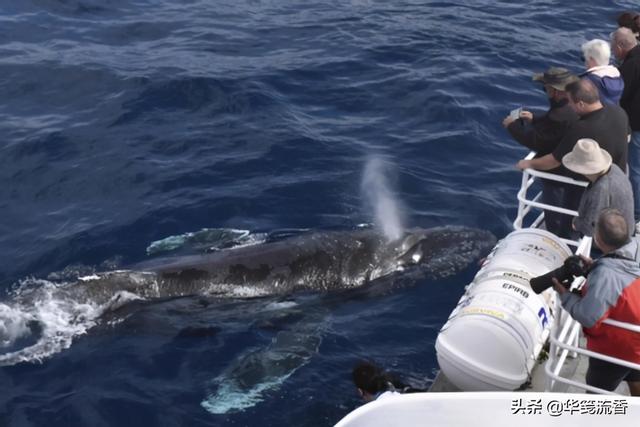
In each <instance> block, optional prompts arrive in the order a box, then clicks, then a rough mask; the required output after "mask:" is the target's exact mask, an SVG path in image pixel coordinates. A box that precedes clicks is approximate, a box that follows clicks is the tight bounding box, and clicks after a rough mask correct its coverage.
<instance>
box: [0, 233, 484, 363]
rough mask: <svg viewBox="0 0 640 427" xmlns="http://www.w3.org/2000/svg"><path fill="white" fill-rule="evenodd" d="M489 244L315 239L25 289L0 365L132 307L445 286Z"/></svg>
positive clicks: (471, 237)
mask: <svg viewBox="0 0 640 427" xmlns="http://www.w3.org/2000/svg"><path fill="white" fill-rule="evenodd" d="M495 241H496V239H495V237H494V236H493V235H492V234H491V233H489V232H487V231H483V230H478V229H474V228H466V227H439V228H431V229H412V230H409V231H408V232H406V233H405V235H404V236H403V237H402V238H400V239H397V240H395V241H392V242H388V241H387V240H386V239H385V238H384V236H383V235H382V234H381V233H379V232H378V231H376V230H373V229H361V230H356V231H352V232H318V233H308V234H301V235H298V236H296V237H290V238H286V239H283V240H280V241H275V242H270V243H262V244H257V245H254V246H243V247H238V248H234V249H225V250H221V251H219V252H213V253H208V254H203V255H196V256H187V257H174V258H163V259H156V260H152V261H149V262H147V263H144V264H140V265H138V266H136V267H134V268H132V269H130V270H120V271H110V272H104V273H98V274H94V275H92V276H87V277H82V278H80V279H78V281H76V282H67V283H57V284H56V283H52V282H48V281H44V280H30V281H26V282H28V283H24V284H23V286H20V287H19V288H18V289H17V291H16V292H14V294H13V296H12V297H11V298H10V299H9V300H6V301H3V302H1V303H0V365H13V364H15V363H19V362H30V361H39V360H42V359H44V358H46V357H49V356H51V355H52V354H55V353H57V352H59V351H61V350H63V349H65V348H68V347H69V346H70V345H71V343H72V341H73V339H74V337H76V336H78V335H81V334H84V333H86V332H87V331H88V330H89V329H91V328H92V327H94V326H96V325H98V324H100V323H101V318H102V317H103V316H104V315H105V314H106V313H112V312H114V310H116V309H118V308H120V307H122V306H127V307H135V306H136V305H135V304H131V302H132V301H135V300H146V301H154V300H157V299H167V298H176V297H182V296H202V297H212V298H249V297H259V296H266V295H286V294H291V293H294V292H296V291H320V292H325V291H332V290H338V289H350V288H354V287H358V286H361V285H364V284H366V283H368V282H371V281H373V280H375V279H378V278H381V277H384V276H388V275H390V274H393V273H395V272H398V271H400V270H404V269H407V268H417V269H419V271H420V272H424V273H425V274H426V275H429V276H431V277H436V278H437V277H444V276H447V275H450V274H453V273H455V272H457V271H460V270H461V269H463V268H465V267H467V266H468V265H469V264H470V263H471V262H473V261H474V260H476V259H478V258H479V257H481V256H483V255H484V254H485V253H488V252H489V250H490V249H491V248H492V247H493V245H494V244H495ZM116 315H117V313H116ZM294 335H295V334H294Z"/></svg>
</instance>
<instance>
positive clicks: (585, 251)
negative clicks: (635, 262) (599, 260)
mask: <svg viewBox="0 0 640 427" xmlns="http://www.w3.org/2000/svg"><path fill="white" fill-rule="evenodd" d="M534 156H535V152H530V153H529V154H528V155H527V157H525V159H526V160H530V159H532V158H533V157H534ZM536 178H544V179H548V180H552V181H557V182H563V183H566V184H572V185H576V186H581V187H586V186H587V185H588V183H587V182H586V181H577V180H574V179H572V178H568V177H564V176H560V175H555V174H551V173H547V172H541V171H537V170H533V169H525V170H524V171H522V185H521V187H520V191H518V215H517V216H516V219H515V220H514V222H513V227H514V229H516V230H519V229H522V228H523V222H524V218H525V217H526V216H527V215H528V214H529V213H530V212H531V211H532V209H533V208H536V209H539V210H550V211H554V212H559V213H563V214H566V215H571V216H578V212H576V211H574V210H570V209H565V208H561V207H558V206H553V205H548V204H546V203H541V202H539V200H540V198H541V195H542V192H538V193H537V194H536V195H535V196H534V197H533V198H531V199H527V191H528V190H529V188H530V187H531V186H532V185H533V184H534V182H535V180H536ZM543 220H544V211H543V212H540V214H539V215H538V216H537V217H536V218H535V219H534V220H533V222H532V223H531V224H529V225H528V226H527V227H532V228H538V227H540V226H541V224H542V221H543ZM562 241H564V242H565V243H567V244H569V245H571V246H574V247H576V251H575V253H576V255H585V256H588V255H589V253H590V252H591V244H592V239H591V237H583V238H582V239H580V240H579V241H574V240H568V239H562ZM584 282H585V280H584V278H577V279H576V280H575V281H574V282H573V284H572V288H574V289H575V288H580V287H581V286H582V285H583V284H584ZM555 306H556V319H555V322H554V324H553V325H552V330H551V333H550V335H549V339H550V342H551V345H550V348H549V359H548V360H547V363H546V364H545V367H544V369H545V374H546V384H545V391H553V389H554V387H555V385H556V383H563V384H567V385H570V386H574V387H577V388H580V389H583V390H587V391H591V392H594V393H600V394H613V395H615V394H616V393H614V392H611V391H607V390H603V389H600V388H597V387H593V386H590V385H587V384H586V383H585V382H580V381H576V380H573V379H569V378H566V377H563V376H562V375H561V371H562V368H563V367H564V366H565V363H566V361H567V358H568V357H572V358H575V357H577V356H578V355H584V356H588V357H593V358H596V359H600V360H604V361H606V362H610V363H614V364H617V365H621V366H625V367H628V368H632V369H637V370H640V364H637V363H632V362H629V361H627V360H623V359H618V358H615V357H611V356H607V355H605V354H602V353H597V352H593V351H590V350H587V349H584V348H581V347H580V346H579V345H578V343H579V338H580V330H581V325H580V324H579V323H578V322H577V321H576V320H574V319H573V318H572V317H571V315H569V313H568V312H566V311H565V310H564V309H563V308H562V305H561V303H560V300H559V298H558V297H557V294H556V300H555ZM603 323H605V324H607V325H610V326H612V327H618V328H622V329H626V330H629V331H633V332H635V333H638V334H640V325H634V324H630V323H625V322H620V321H617V320H614V319H606V320H604V321H603Z"/></svg>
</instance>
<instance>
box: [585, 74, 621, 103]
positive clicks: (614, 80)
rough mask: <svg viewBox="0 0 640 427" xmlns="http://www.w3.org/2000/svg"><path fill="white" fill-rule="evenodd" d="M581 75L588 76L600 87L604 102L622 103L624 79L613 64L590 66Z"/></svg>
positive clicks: (601, 97)
mask: <svg viewBox="0 0 640 427" xmlns="http://www.w3.org/2000/svg"><path fill="white" fill-rule="evenodd" d="M580 77H586V78H588V79H589V80H591V82H592V83H593V84H594V85H595V86H596V87H597V88H598V93H599V94H600V101H601V102H602V103H603V104H616V105H618V104H620V97H622V92H623V91H624V80H623V79H622V76H621V75H620V71H618V69H617V68H616V67H614V66H613V65H602V66H599V67H593V68H589V69H588V70H587V72H586V73H584V74H581V75H580Z"/></svg>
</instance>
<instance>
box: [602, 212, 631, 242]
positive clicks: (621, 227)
mask: <svg viewBox="0 0 640 427" xmlns="http://www.w3.org/2000/svg"><path fill="white" fill-rule="evenodd" d="M596 233H597V234H598V240H600V241H601V242H602V243H604V244H605V245H607V246H610V247H612V248H613V249H618V248H621V247H623V246H624V245H626V244H627V242H628V241H629V224H627V221H626V220H625V219H624V215H622V212H620V211H619V210H617V209H611V208H608V209H603V210H602V211H601V212H600V215H599V216H598V222H597V223H596Z"/></svg>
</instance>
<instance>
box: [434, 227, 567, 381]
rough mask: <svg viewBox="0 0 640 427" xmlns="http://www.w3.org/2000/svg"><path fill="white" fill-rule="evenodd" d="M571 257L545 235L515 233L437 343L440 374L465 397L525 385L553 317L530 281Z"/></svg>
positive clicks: (478, 278)
mask: <svg viewBox="0 0 640 427" xmlns="http://www.w3.org/2000/svg"><path fill="white" fill-rule="evenodd" d="M569 255H571V251H570V250H569V248H568V247H567V246H566V245H565V244H564V243H563V242H562V241H561V240H560V239H559V238H558V237H556V236H555V235H553V234H551V233H549V232H546V231H544V230H537V229H526V230H519V231H514V232H513V233H511V234H509V235H508V236H507V237H505V238H504V239H503V240H502V241H500V242H499V243H498V244H497V245H496V247H495V248H494V250H493V251H492V253H491V254H490V255H489V256H488V257H487V259H486V261H485V263H484V264H483V266H482V268H481V269H480V271H479V272H478V274H476V277H475V278H474V280H473V282H472V283H471V284H470V285H469V286H467V291H466V292H465V294H464V295H463V296H462V298H460V301H459V302H458V305H457V306H456V308H455V309H454V310H453V312H452V313H451V315H450V316H449V320H448V321H447V323H446V324H445V325H444V326H443V327H442V329H441V330H440V333H439V335H438V339H437V340H436V352H437V357H438V363H439V365H440V369H441V370H442V372H443V373H444V374H445V376H446V377H447V378H448V379H449V380H450V381H451V382H452V383H453V384H454V385H456V386H457V387H458V388H460V389H461V390H464V391H490V390H515V389H517V388H519V387H520V386H521V385H522V384H523V383H525V382H526V381H527V380H528V378H529V374H530V372H531V369H532V367H533V365H534V363H535V360H536V358H537V357H538V354H539V353H540V350H541V349H542V346H543V345H544V343H545V341H546V339H547V338H548V335H549V328H550V326H551V323H552V322H553V315H552V313H551V311H550V309H549V305H548V302H547V298H545V295H536V294H535V293H534V292H533V291H532V290H531V288H530V286H529V279H530V278H532V277H536V276H539V275H541V274H544V273H547V272H548V271H550V270H552V269H555V268H557V267H559V266H560V265H561V264H562V262H563V261H564V259H565V258H567V257H568V256H569Z"/></svg>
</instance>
